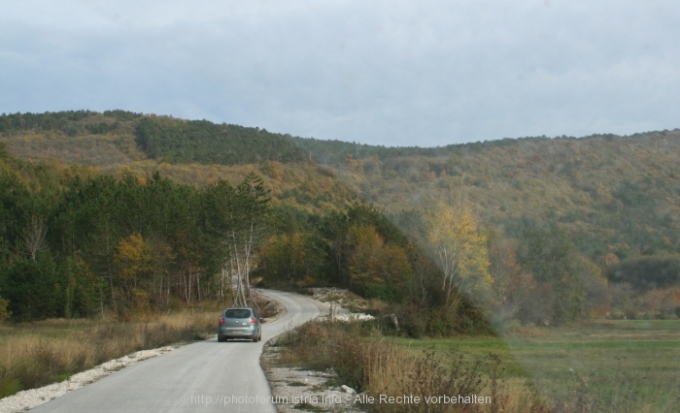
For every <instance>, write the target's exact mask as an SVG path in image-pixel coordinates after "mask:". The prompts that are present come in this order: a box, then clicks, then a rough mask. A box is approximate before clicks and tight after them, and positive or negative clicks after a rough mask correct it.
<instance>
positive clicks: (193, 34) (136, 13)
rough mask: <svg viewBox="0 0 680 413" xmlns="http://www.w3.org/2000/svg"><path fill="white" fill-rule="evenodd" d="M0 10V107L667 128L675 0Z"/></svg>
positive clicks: (396, 131)
mask: <svg viewBox="0 0 680 413" xmlns="http://www.w3.org/2000/svg"><path fill="white" fill-rule="evenodd" d="M517 3H518V4H517ZM3 9H4V10H3V14H2V15H1V16H0V87H1V88H2V91H3V92H2V93H1V94H0V112H2V111H4V112H16V111H34V112H40V111H45V110H62V109H79V108H87V109H94V110H105V109H112V108H122V109H128V110H134V111H140V112H145V113H158V114H171V115H173V116H178V117H184V118H206V119H210V120H213V121H216V122H228V123H237V124H242V125H247V126H259V127H264V128H267V129H268V130H272V131H278V132H283V133H291V134H295V135H300V136H314V137H317V138H320V139H341V140H349V141H358V142H368V143H376V144H385V145H420V146H434V145H445V144H449V143H455V142H465V141H476V140H486V139H498V138H503V137H518V136H530V135H543V134H545V135H548V136H554V135H562V134H566V135H575V136H581V135H587V134H591V133H601V132H611V133H622V134H627V133H634V132H642V131H647V130H655V129H672V128H675V127H679V126H680V125H679V123H680V122H678V120H677V116H676V108H677V107H680V105H679V104H680V93H679V92H680V78H679V77H678V76H677V67H680V65H679V64H680V45H679V44H678V42H677V39H678V38H680V21H679V20H680V4H677V2H671V1H660V0H659V1H645V2H643V1H613V0H609V1H607V0H604V1H600V2H586V1H578V0H571V1H566V0H562V1H555V0H553V1H550V2H546V1H534V0H526V1H523V2H514V3H510V2H504V1H485V0H474V1H472V0H471V1H457V2H449V1H428V2H422V1H400V2H393V1H388V0H375V1H372V2H364V1H294V0H289V1H286V2H275V1H248V2H234V1H204V2H201V3H200V5H196V3H195V2H191V3H190V2H188V1H170V0H169V1H165V2H162V3H161V2H131V1H119V2H115V4H113V2H103V1H101V2H99V1H91V0H89V1H75V0H71V1H63V2H58V3H57V2H52V1H23V2H15V3H14V4H12V5H10V6H7V5H5V6H4V8H3Z"/></svg>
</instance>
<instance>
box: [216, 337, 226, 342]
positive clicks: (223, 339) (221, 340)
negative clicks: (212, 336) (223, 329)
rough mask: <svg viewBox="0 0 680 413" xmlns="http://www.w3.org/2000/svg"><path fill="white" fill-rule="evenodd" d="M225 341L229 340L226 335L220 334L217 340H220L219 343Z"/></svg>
mask: <svg viewBox="0 0 680 413" xmlns="http://www.w3.org/2000/svg"><path fill="white" fill-rule="evenodd" d="M225 341H227V339H226V338H224V337H222V336H220V335H218V336H217V342H218V343H224V342H225Z"/></svg>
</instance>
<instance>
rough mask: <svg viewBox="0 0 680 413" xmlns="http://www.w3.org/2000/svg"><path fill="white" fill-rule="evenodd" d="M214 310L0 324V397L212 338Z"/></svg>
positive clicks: (215, 315) (214, 318) (214, 321)
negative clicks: (136, 355) (139, 354)
mask: <svg viewBox="0 0 680 413" xmlns="http://www.w3.org/2000/svg"><path fill="white" fill-rule="evenodd" d="M217 318H219V312H216V311H205V312H192V311H184V312H181V313H177V314H174V315H164V316H158V317H155V318H154V319H151V320H147V321H132V322H115V321H103V322H102V321H94V320H46V321H41V322H36V323H30V324H20V325H9V324H5V325H1V326H0V397H5V396H8V395H11V394H14V393H16V392H17V391H19V390H23V389H29V388H35V387H39V386H43V385H46V384H49V383H52V382H55V381H61V380H64V379H66V378H68V376H70V375H72V374H75V373H77V372H80V371H83V370H87V369H89V368H92V367H94V366H96V365H98V364H100V363H103V362H105V361H108V360H111V359H114V358H118V357H122V356H124V355H126V354H129V353H132V352H135V351H139V350H144V349H152V348H156V347H161V346H165V345H169V344H173V343H180V342H188V341H192V340H197V339H205V338H207V337H208V336H210V335H212V334H214V332H215V328H216V327H215V326H216V320H217Z"/></svg>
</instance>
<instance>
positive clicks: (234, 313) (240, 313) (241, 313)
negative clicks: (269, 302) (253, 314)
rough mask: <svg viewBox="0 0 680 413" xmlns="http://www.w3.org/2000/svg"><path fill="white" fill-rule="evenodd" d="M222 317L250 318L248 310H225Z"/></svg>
mask: <svg viewBox="0 0 680 413" xmlns="http://www.w3.org/2000/svg"><path fill="white" fill-rule="evenodd" d="M224 316H225V317H226V318H250V310H227V311H225V312H224Z"/></svg>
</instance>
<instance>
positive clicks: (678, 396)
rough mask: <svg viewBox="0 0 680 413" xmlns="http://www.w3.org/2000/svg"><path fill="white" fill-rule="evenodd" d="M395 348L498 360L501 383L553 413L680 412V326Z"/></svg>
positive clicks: (598, 328)
mask: <svg viewBox="0 0 680 413" xmlns="http://www.w3.org/2000/svg"><path fill="white" fill-rule="evenodd" d="M395 343H396V344H397V345H398V346H399V347H401V348H405V349H408V350H410V351H414V352H417V351H421V350H426V349H434V350H435V351H437V352H442V353H445V354H451V353H452V354H462V355H463V356H464V357H465V359H466V360H468V361H470V362H472V360H475V359H479V360H482V364H481V370H482V371H483V372H485V373H488V372H489V371H488V370H489V369H490V368H491V366H492V365H493V363H492V362H491V359H490V358H489V354H490V353H491V354H495V355H497V356H499V357H500V359H501V369H500V371H499V378H501V379H503V380H512V381H514V382H515V383H524V384H525V386H527V387H530V388H533V389H535V390H536V391H538V394H540V395H541V396H542V397H543V399H544V400H545V401H546V403H547V404H548V405H550V406H552V407H553V409H554V410H555V411H560V410H563V411H572V410H574V411H582V412H588V411H593V412H594V411H603V412H616V411H619V412H678V411H680V321H677V320H653V321H642V320H640V321H608V320H607V321H601V322H590V323H585V324H580V325H576V326H571V327H561V328H522V329H520V330H519V331H516V332H515V333H513V334H507V335H505V336H503V337H500V338H499V337H460V338H448V339H420V340H410V339H404V338H399V339H395ZM576 409H578V410H576Z"/></svg>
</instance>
